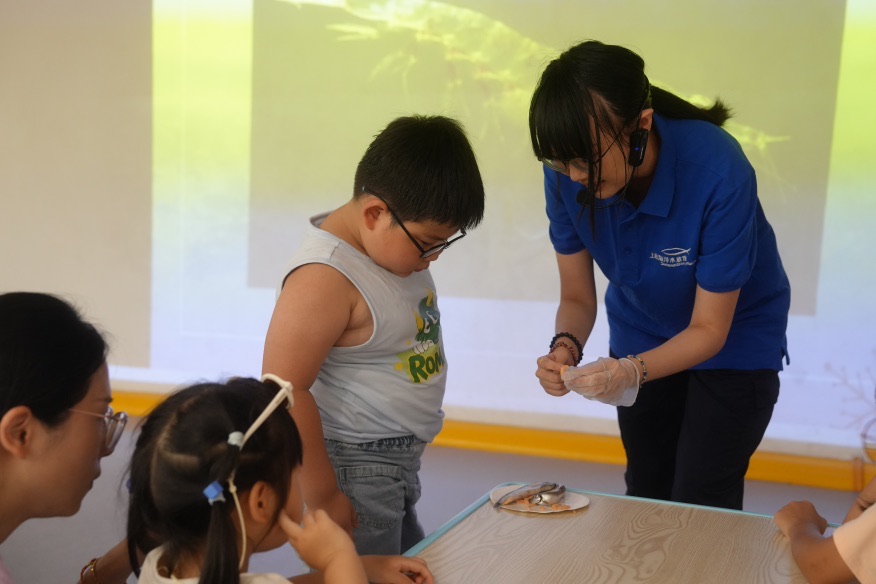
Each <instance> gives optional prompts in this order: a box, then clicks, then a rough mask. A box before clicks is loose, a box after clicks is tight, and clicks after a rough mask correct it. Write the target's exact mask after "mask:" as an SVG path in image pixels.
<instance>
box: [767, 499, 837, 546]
mask: <svg viewBox="0 0 876 584" xmlns="http://www.w3.org/2000/svg"><path fill="white" fill-rule="evenodd" d="M773 521H774V522H775V523H776V526H777V527H778V528H779V529H780V530H781V532H782V533H783V534H785V537H787V538H789V539H790V538H791V537H792V536H793V535H794V533H795V532H796V531H798V530H800V529H804V528H807V527H808V528H812V527H814V528H816V529H817V530H818V533H824V531H825V530H826V529H827V519H825V518H824V517H822V516H821V515H819V514H818V512H817V511H815V506H814V505H813V504H812V503H810V502H809V501H794V502H792V503H788V504H787V505H785V506H784V507H782V508H781V509H779V511H778V513H776V515H775V517H773Z"/></svg>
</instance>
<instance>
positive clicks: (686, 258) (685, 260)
mask: <svg viewBox="0 0 876 584" xmlns="http://www.w3.org/2000/svg"><path fill="white" fill-rule="evenodd" d="M651 259H652V260H654V261H656V262H660V265H661V266H663V267H664V268H677V267H679V266H692V265H694V264H695V263H697V261H696V259H691V255H690V248H687V249H682V248H680V247H668V248H666V249H661V250H660V251H659V252H656V251H652V252H651Z"/></svg>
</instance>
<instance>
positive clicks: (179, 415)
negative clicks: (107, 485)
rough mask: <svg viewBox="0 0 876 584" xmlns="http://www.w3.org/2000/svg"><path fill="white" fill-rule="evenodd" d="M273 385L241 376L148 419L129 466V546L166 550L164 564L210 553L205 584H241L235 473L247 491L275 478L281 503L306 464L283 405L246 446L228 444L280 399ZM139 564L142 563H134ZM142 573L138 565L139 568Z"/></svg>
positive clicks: (206, 386) (169, 403) (168, 403)
mask: <svg viewBox="0 0 876 584" xmlns="http://www.w3.org/2000/svg"><path fill="white" fill-rule="evenodd" d="M278 389H279V388H278V386H277V385H276V384H274V383H272V382H264V383H262V382H259V381H257V380H255V379H244V378H234V379H231V380H229V381H228V382H226V383H203V384H198V385H193V386H191V387H188V388H185V389H182V390H180V391H178V392H176V393H174V394H172V395H171V396H169V397H168V398H167V399H166V400H165V401H163V402H162V403H161V404H159V405H158V406H157V407H156V408H155V410H153V411H152V413H150V414H149V416H148V417H147V418H146V419H145V420H144V422H143V424H142V428H141V432H140V436H139V437H138V439H137V444H136V446H135V448H134V454H133V456H132V458H131V466H130V491H131V493H130V504H129V508H128V533H127V535H128V546H129V555H130V556H131V558H132V559H133V558H134V557H135V556H134V550H135V549H140V550H141V551H142V552H143V553H148V552H149V551H150V550H152V549H154V548H155V547H157V546H158V545H163V546H164V553H163V559H164V563H165V564H166V565H167V566H168V567H169V568H170V569H171V570H173V569H174V567H175V566H176V565H177V564H178V563H179V562H180V560H181V559H183V558H185V557H186V556H189V555H194V554H195V553H197V552H199V551H201V550H203V551H204V553H205V559H204V565H203V567H202V569H201V576H200V579H199V582H200V583H202V584H208V583H209V584H239V582H240V570H239V567H238V566H239V559H240V558H239V551H238V542H239V540H240V536H239V535H238V533H237V530H236V529H235V527H234V523H233V521H232V517H231V514H232V512H233V511H234V499H233V498H232V496H231V493H230V492H229V491H228V479H229V477H230V476H231V474H232V472H233V473H234V483H235V485H236V486H237V488H238V489H239V490H240V491H246V490H248V489H250V488H251V487H252V486H253V485H254V484H255V483H256V482H258V481H264V482H266V483H268V484H269V485H270V486H271V487H272V488H273V490H274V491H275V492H276V494H277V498H278V501H280V505H278V508H277V510H276V514H275V516H274V521H276V520H277V517H279V513H280V509H281V508H282V506H283V504H282V502H283V501H285V500H286V498H287V496H288V493H289V490H290V488H291V484H290V477H291V474H292V471H293V470H294V469H295V468H296V467H297V466H298V465H300V464H301V460H302V448H301V437H300V436H299V434H298V429H297V427H296V426H295V422H294V421H293V420H292V416H290V415H289V413H288V412H287V411H286V410H285V408H282V407H280V408H277V409H276V410H275V411H274V412H273V413H272V414H271V415H270V416H269V417H268V418H267V419H266V420H265V421H264V423H263V424H262V425H261V426H260V427H259V429H258V430H256V431H255V433H253V434H252V436H251V437H250V438H249V439H248V440H247V442H246V444H245V445H244V447H243V449H240V448H238V447H236V446H234V445H231V444H229V443H228V438H229V435H230V434H231V433H233V432H241V433H243V432H246V430H247V429H248V428H249V427H250V425H251V424H252V423H253V421H255V419H256V418H257V417H258V416H259V415H260V414H261V413H262V412H263V411H264V410H265V408H266V407H267V406H268V404H269V403H270V402H271V400H272V398H273V397H274V396H275V395H276V393H277V390H278ZM213 482H217V483H218V484H219V485H220V486H221V487H222V490H223V496H224V499H225V501H221V500H217V501H214V502H213V503H212V504H211V503H210V502H208V499H207V497H206V496H205V494H204V489H205V488H206V487H207V486H208V485H210V484H211V483H213ZM132 565H136V562H135V561H132ZM135 571H136V572H138V575H139V571H138V570H135Z"/></svg>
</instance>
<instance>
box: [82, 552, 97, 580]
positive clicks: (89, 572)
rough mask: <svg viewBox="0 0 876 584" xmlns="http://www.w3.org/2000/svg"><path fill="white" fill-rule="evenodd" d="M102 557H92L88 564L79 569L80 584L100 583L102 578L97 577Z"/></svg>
mask: <svg viewBox="0 0 876 584" xmlns="http://www.w3.org/2000/svg"><path fill="white" fill-rule="evenodd" d="M99 561H100V558H91V560H89V562H88V563H87V564H85V565H84V566H82V569H81V570H80V571H79V584H100V578H98V577H97V563H98V562H99Z"/></svg>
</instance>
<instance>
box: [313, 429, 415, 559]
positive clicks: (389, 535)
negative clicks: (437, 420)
mask: <svg viewBox="0 0 876 584" xmlns="http://www.w3.org/2000/svg"><path fill="white" fill-rule="evenodd" d="M325 446H326V451H327V452H328V455H329V458H330V459H331V461H332V466H334V469H335V475H336V476H337V479H338V486H339V487H340V489H341V491H343V493H344V494H345V495H346V496H347V497H349V499H350V501H351V502H352V503H353V505H354V506H355V508H356V514H357V516H358V520H359V526H358V527H357V528H356V529H355V530H354V531H353V540H354V541H355V543H356V551H358V552H359V553H360V554H369V555H371V554H381V555H397V554H400V553H403V552H405V551H407V550H408V549H409V548H410V547H411V546H413V545H414V544H416V543H418V542H419V541H420V540H422V539H423V537H425V533H424V532H423V527H422V526H421V525H420V522H419V520H418V519H417V510H416V503H417V501H418V500H419V499H420V477H419V475H418V474H417V473H418V472H419V471H420V458H421V457H422V456H423V451H424V450H425V448H426V443H425V442H423V441H422V440H420V439H419V438H417V437H415V436H401V437H398V438H384V439H382V440H376V441H374V442H364V443H361V444H351V443H348V442H339V441H337V440H330V439H326V441H325Z"/></svg>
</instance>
